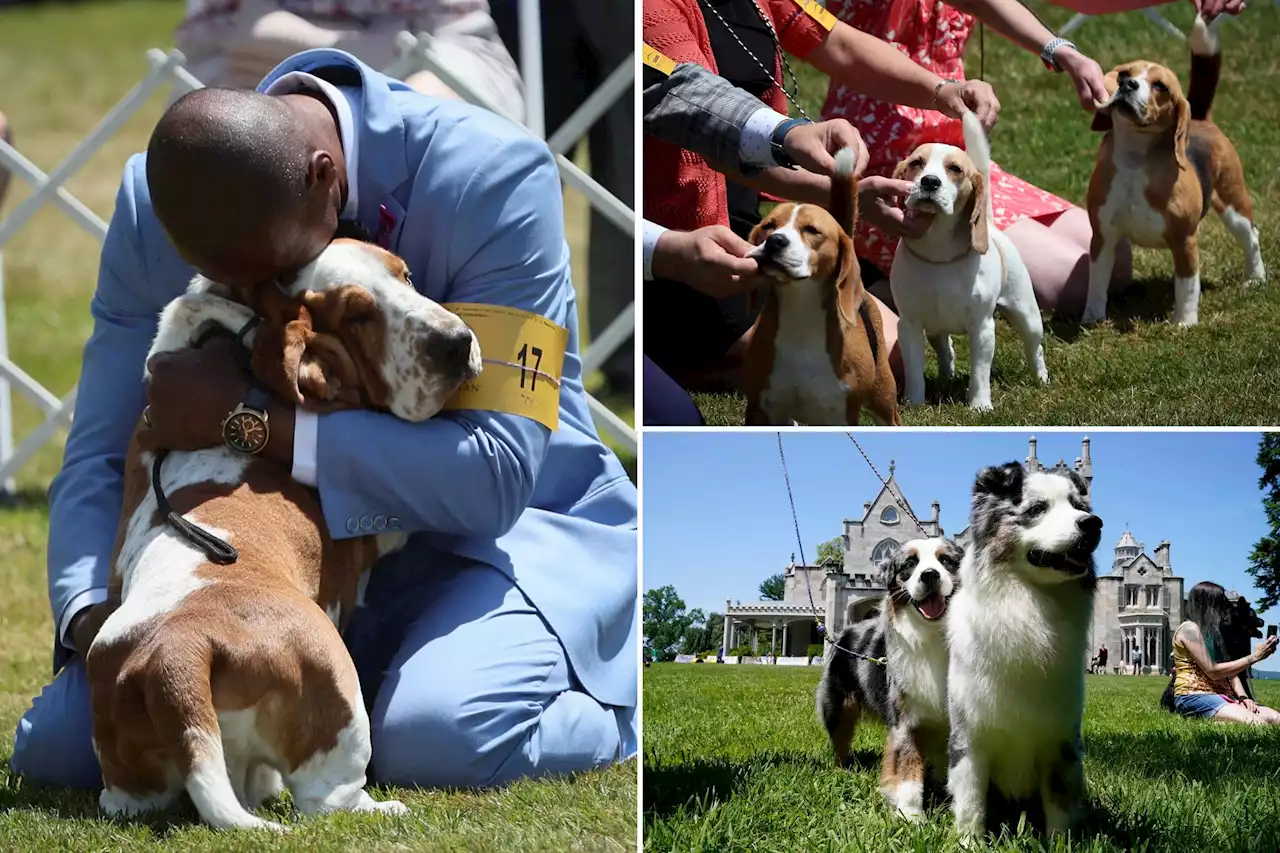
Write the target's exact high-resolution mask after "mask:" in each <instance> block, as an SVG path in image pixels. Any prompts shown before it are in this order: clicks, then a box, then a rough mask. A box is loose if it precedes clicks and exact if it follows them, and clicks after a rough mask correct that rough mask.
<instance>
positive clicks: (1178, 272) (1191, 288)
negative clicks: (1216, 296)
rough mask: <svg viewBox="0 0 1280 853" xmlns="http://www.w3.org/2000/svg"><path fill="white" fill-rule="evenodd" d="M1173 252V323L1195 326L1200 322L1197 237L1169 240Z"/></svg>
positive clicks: (1198, 248) (1198, 249)
mask: <svg viewBox="0 0 1280 853" xmlns="http://www.w3.org/2000/svg"><path fill="white" fill-rule="evenodd" d="M1169 248H1170V249H1171V250H1172V252H1173V322H1175V323H1177V324H1178V325H1179V326H1194V325H1195V324H1196V323H1198V322H1199V321H1200V247H1199V245H1198V243H1197V241H1196V235H1195V234H1192V235H1191V236H1190V237H1186V238H1183V239H1179V238H1177V237H1174V238H1172V239H1170V240H1169Z"/></svg>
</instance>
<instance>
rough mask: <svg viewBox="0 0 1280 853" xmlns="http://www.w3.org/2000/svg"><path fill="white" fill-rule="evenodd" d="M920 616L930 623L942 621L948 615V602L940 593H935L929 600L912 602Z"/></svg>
mask: <svg viewBox="0 0 1280 853" xmlns="http://www.w3.org/2000/svg"><path fill="white" fill-rule="evenodd" d="M911 603H912V604H914V605H915V606H916V610H918V611H919V612H920V615H921V616H923V617H924V618H926V619H928V620H929V621H930V622H934V621H937V620H938V619H941V618H942V617H943V616H945V615H946V613H947V600H946V599H945V598H943V597H942V595H941V594H940V593H937V592H935V593H933V594H931V595H930V596H929V597H928V598H925V599H922V600H920V601H913V602H911Z"/></svg>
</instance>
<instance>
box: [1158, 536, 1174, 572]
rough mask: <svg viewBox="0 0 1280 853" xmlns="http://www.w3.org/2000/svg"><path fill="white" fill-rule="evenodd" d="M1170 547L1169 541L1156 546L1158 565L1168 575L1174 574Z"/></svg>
mask: <svg viewBox="0 0 1280 853" xmlns="http://www.w3.org/2000/svg"><path fill="white" fill-rule="evenodd" d="M1169 547H1170V546H1169V540H1168V539H1166V540H1164V541H1163V542H1161V543H1160V544H1159V545H1157V546H1156V565H1157V566H1159V567H1160V570H1161V571H1162V572H1164V573H1165V574H1166V575H1168V574H1172V573H1173V564H1172V563H1171V562H1170V561H1169Z"/></svg>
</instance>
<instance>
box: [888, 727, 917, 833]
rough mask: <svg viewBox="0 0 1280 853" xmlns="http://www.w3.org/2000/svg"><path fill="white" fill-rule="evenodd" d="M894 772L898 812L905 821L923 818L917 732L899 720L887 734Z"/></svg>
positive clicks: (895, 799)
mask: <svg viewBox="0 0 1280 853" xmlns="http://www.w3.org/2000/svg"><path fill="white" fill-rule="evenodd" d="M889 740H890V742H891V744H892V747H893V750H894V754H895V756H896V761H895V762H894V766H895V769H896V771H897V796H896V797H895V798H894V801H895V803H896V805H897V806H898V811H899V813H901V814H902V816H903V817H905V818H906V819H907V820H915V821H918V820H921V819H923V817H924V756H923V755H922V754H921V752H920V744H919V741H918V740H917V732H916V730H915V729H914V727H912V726H911V725H910V724H907V723H899V724H898V725H897V726H896V727H895V728H894V729H893V730H892V731H891V732H890V733H889Z"/></svg>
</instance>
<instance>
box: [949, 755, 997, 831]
mask: <svg viewBox="0 0 1280 853" xmlns="http://www.w3.org/2000/svg"><path fill="white" fill-rule="evenodd" d="M988 781H989V771H988V768H987V766H986V764H985V763H984V762H983V761H982V760H981V758H980V757H979V756H977V755H975V754H974V751H973V749H972V744H971V743H970V742H969V738H968V737H967V735H965V734H964V733H963V732H956V731H954V730H953V731H952V732H951V740H950V744H949V745H948V747H947V790H948V791H949V792H950V793H951V810H952V813H953V814H954V815H955V818H956V831H957V832H958V833H960V843H961V844H963V845H965V846H966V847H968V846H971V845H972V844H973V843H974V842H975V841H977V840H978V839H979V838H981V837H982V836H983V834H984V833H985V832H986V829H987V783H988Z"/></svg>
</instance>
